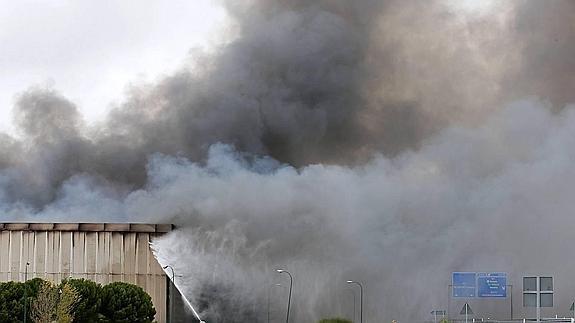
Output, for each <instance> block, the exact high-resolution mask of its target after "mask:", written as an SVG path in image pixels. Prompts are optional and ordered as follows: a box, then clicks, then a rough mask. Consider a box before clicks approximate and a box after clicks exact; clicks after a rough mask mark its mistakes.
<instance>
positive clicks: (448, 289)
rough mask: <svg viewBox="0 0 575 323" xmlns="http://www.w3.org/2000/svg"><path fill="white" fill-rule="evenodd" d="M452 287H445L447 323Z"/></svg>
mask: <svg viewBox="0 0 575 323" xmlns="http://www.w3.org/2000/svg"><path fill="white" fill-rule="evenodd" d="M452 287H453V285H448V286H447V321H449V305H450V303H451V296H452V295H451V291H452Z"/></svg>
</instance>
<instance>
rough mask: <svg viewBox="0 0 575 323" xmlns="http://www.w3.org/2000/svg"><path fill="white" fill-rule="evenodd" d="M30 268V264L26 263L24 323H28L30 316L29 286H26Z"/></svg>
mask: <svg viewBox="0 0 575 323" xmlns="http://www.w3.org/2000/svg"><path fill="white" fill-rule="evenodd" d="M28 266H30V263H29V262H26V267H25V269H24V323H26V319H27V316H28V286H26V282H27V281H28Z"/></svg>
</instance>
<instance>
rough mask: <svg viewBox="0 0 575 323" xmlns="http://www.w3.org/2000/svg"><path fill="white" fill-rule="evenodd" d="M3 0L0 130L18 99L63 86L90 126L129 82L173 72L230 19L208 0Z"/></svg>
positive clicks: (9, 123) (118, 99) (206, 45)
mask: <svg viewBox="0 0 575 323" xmlns="http://www.w3.org/2000/svg"><path fill="white" fill-rule="evenodd" d="M0 3H1V5H0V21H1V22H2V28H0V44H1V45H0V48H2V49H1V50H0V71H2V72H1V73H0V132H9V133H11V134H14V131H15V129H14V127H13V125H12V114H11V110H12V107H13V105H14V102H15V98H16V97H17V96H18V95H19V93H22V92H23V91H25V90H27V89H29V88H30V87H33V86H39V87H48V88H53V89H55V90H57V91H59V92H60V93H62V94H63V95H65V96H66V97H68V98H69V99H71V100H72V101H73V102H74V103H75V104H77V105H78V108H79V110H80V111H81V113H82V115H83V116H84V118H85V121H87V122H88V123H93V122H95V121H98V120H101V119H102V118H104V116H105V115H106V112H107V111H108V110H109V109H110V107H112V106H113V105H114V104H118V103H119V102H121V101H122V97H123V94H124V93H125V91H126V89H127V87H129V86H130V84H134V83H136V84H140V83H143V82H152V81H155V80H156V79H158V78H160V77H161V76H162V75H165V74H169V73H170V72H171V71H173V70H175V69H177V68H178V67H181V66H182V64H185V61H186V58H187V54H188V53H189V51H190V50H194V49H202V50H209V49H210V48H211V46H212V45H213V44H214V42H215V41H216V39H220V38H219V37H216V34H221V33H222V32H223V28H224V27H223V26H225V23H224V22H225V20H226V13H225V12H224V10H223V9H222V8H221V7H218V6H217V5H216V4H214V1H210V0H194V1H189V0H174V1H159V0H139V1H111V0H103V1H89V0H74V1H72V0H21V1H5V0H2V1H0Z"/></svg>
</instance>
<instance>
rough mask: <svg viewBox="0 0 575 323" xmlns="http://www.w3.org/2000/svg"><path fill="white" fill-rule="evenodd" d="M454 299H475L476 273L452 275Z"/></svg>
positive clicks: (456, 273)
mask: <svg viewBox="0 0 575 323" xmlns="http://www.w3.org/2000/svg"><path fill="white" fill-rule="evenodd" d="M451 282H452V285H453V293H452V295H453V297H466V298H467V297H475V294H476V286H477V275H476V273H469V272H455V273H453V275H452V278H451Z"/></svg>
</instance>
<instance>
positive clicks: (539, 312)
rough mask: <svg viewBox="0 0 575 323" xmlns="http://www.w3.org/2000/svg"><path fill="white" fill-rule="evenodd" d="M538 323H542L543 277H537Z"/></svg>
mask: <svg viewBox="0 0 575 323" xmlns="http://www.w3.org/2000/svg"><path fill="white" fill-rule="evenodd" d="M536 295H537V323H541V277H539V276H538V277H537V294H536Z"/></svg>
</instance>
